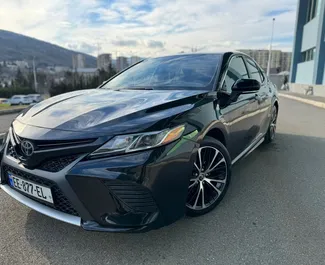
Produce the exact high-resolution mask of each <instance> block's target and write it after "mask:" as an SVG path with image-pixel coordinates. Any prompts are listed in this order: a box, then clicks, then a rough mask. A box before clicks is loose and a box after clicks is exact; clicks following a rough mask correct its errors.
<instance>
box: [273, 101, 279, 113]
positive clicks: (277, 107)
mask: <svg viewBox="0 0 325 265" xmlns="http://www.w3.org/2000/svg"><path fill="white" fill-rule="evenodd" d="M273 105H274V106H275V107H276V109H277V112H279V102H278V101H277V100H275V101H274V103H273Z"/></svg>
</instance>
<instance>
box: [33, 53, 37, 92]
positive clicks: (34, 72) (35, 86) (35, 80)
mask: <svg viewBox="0 0 325 265" xmlns="http://www.w3.org/2000/svg"><path fill="white" fill-rule="evenodd" d="M33 74H34V88H35V91H36V92H38V91H37V78H36V69H35V56H34V57H33Z"/></svg>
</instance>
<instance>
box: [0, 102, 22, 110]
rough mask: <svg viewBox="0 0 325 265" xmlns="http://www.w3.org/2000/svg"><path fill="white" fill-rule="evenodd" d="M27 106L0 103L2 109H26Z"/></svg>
mask: <svg viewBox="0 0 325 265" xmlns="http://www.w3.org/2000/svg"><path fill="white" fill-rule="evenodd" d="M24 108H26V106H24V105H22V106H10V104H6V103H0V110H5V109H24Z"/></svg>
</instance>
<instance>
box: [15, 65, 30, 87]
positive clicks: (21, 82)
mask: <svg viewBox="0 0 325 265" xmlns="http://www.w3.org/2000/svg"><path fill="white" fill-rule="evenodd" d="M14 86H15V87H28V81H27V79H26V78H25V76H24V75H23V73H22V72H21V71H20V68H18V70H17V73H16V77H15V81H14Z"/></svg>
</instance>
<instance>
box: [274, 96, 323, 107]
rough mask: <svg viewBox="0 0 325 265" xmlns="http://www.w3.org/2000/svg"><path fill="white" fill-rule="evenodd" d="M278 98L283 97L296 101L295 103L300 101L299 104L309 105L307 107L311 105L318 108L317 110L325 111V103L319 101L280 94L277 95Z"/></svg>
mask: <svg viewBox="0 0 325 265" xmlns="http://www.w3.org/2000/svg"><path fill="white" fill-rule="evenodd" d="M279 96H280V97H284V98H289V99H293V100H297V101H300V102H303V103H306V104H309V105H313V106H315V107H318V108H322V109H325V103H323V102H319V101H315V100H311V99H305V98H300V97H296V96H291V95H287V94H282V93H279Z"/></svg>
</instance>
